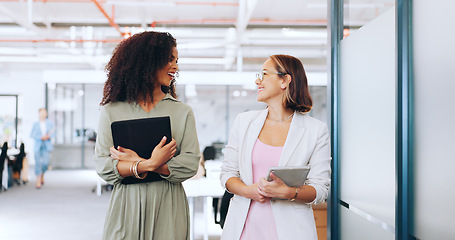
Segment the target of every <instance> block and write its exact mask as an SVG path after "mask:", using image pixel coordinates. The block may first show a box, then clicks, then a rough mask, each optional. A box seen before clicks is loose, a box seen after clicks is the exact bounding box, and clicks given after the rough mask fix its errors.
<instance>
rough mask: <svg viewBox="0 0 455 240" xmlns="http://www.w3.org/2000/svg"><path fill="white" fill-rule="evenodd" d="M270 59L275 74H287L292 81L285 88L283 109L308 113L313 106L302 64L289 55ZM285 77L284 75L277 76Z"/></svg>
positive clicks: (275, 56)
mask: <svg viewBox="0 0 455 240" xmlns="http://www.w3.org/2000/svg"><path fill="white" fill-rule="evenodd" d="M270 59H272V61H273V62H274V63H275V68H276V70H277V72H280V73H286V74H289V75H290V76H291V77H292V81H291V83H290V84H289V87H288V88H286V92H285V98H284V99H283V101H284V103H283V104H284V107H286V108H290V109H292V110H294V111H298V112H302V113H305V112H309V111H310V110H311V108H312V106H313V100H311V96H310V91H309V87H308V81H307V78H306V73H305V69H304V68H303V64H302V62H301V61H300V60H299V59H297V58H295V57H293V56H289V55H272V56H270ZM279 76H280V77H282V78H283V77H285V75H284V74H283V75H281V74H280V75H279Z"/></svg>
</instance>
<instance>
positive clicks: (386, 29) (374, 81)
mask: <svg viewBox="0 0 455 240" xmlns="http://www.w3.org/2000/svg"><path fill="white" fill-rule="evenodd" d="M381 2H384V1H381ZM376 4H379V3H375V1H347V2H346V3H345V9H344V12H345V25H346V24H347V25H346V28H347V29H349V28H350V27H355V28H357V30H356V31H352V32H350V34H349V35H346V34H345V37H344V39H343V40H341V46H340V75H341V76H340V84H339V112H340V113H339V121H340V123H339V124H340V125H339V136H340V137H339V140H338V141H339V154H340V155H339V158H340V179H339V182H340V185H339V186H340V190H339V191H340V200H341V203H342V205H341V206H342V207H341V210H340V219H341V221H340V224H341V225H340V226H341V227H340V229H341V234H340V235H341V239H370V240H374V239H377V240H385V239H394V236H395V234H394V230H395V229H394V227H395V192H396V190H395V103H396V100H395V99H396V97H395V79H396V77H395V73H396V71H395V66H396V64H395V63H396V59H395V58H396V55H395V52H396V51H395V41H396V40H395V39H396V38H395V8H394V7H393V5H392V6H389V7H388V9H385V8H382V7H381V8H379V7H374V9H376V11H377V12H378V14H377V15H375V16H376V17H375V18H373V19H364V21H361V22H358V23H353V22H350V21H349V17H350V16H351V15H353V14H361V13H362V12H363V13H364V14H365V13H366V12H367V11H371V9H370V7H373V6H376ZM381 6H382V3H381ZM346 13H347V14H346ZM356 19H360V18H359V16H356Z"/></svg>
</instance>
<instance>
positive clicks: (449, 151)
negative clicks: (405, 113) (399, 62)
mask: <svg viewBox="0 0 455 240" xmlns="http://www.w3.org/2000/svg"><path fill="white" fill-rule="evenodd" d="M413 5H414V9H413V18H414V22H413V25H414V28H413V32H414V37H413V39H414V82H415V87H414V89H415V90H414V93H415V114H414V115H415V119H414V120H415V128H414V130H415V135H414V141H415V146H414V150H415V151H414V154H415V155H414V156H415V176H414V178H415V218H416V221H415V224H416V226H415V233H414V234H415V237H417V238H418V239H421V240H432V239H454V236H455V228H454V227H453V226H454V225H453V218H454V216H455V207H454V201H455V190H454V186H453V184H454V183H455V174H454V172H453V171H454V169H455V155H454V151H453V149H454V146H455V107H454V103H455V94H454V91H455V74H454V66H455V57H454V54H455V44H454V43H453V42H454V39H455V31H454V27H453V23H454V22H455V15H454V14H453V9H455V2H454V1H447V0H433V1H424V0H416V1H414V2H413Z"/></svg>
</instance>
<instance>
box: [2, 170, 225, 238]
mask: <svg viewBox="0 0 455 240" xmlns="http://www.w3.org/2000/svg"><path fill="white" fill-rule="evenodd" d="M97 179H98V176H97V175H96V173H95V172H94V171H92V170H52V171H48V172H47V173H46V179H45V180H46V182H45V184H44V186H43V187H42V188H41V189H39V190H37V189H35V182H34V176H33V177H31V179H30V180H31V181H30V182H29V183H28V184H26V185H20V186H13V187H11V188H10V189H8V190H7V191H6V192H1V193H0V239H2V240H24V239H27V240H61V239H65V240H72V239H74V240H76V239H77V240H80V239H84V240H91V239H93V240H98V239H101V236H102V230H103V223H104V216H105V213H106V210H107V207H108V204H109V195H110V194H109V192H104V193H103V194H101V196H97V195H96V194H95V193H94V192H92V189H93V188H94V187H95V186H96V183H97ZM196 203H197V204H198V201H196ZM201 209H202V207H196V208H195V217H196V218H195V221H194V224H195V235H194V236H195V239H194V240H202V239H203V229H204V227H203V222H204V221H203V218H202V217H203V214H202V212H201ZM207 229H208V233H209V240H217V239H219V236H220V234H221V229H220V227H219V226H218V225H216V224H215V223H214V222H213V219H210V220H209V225H208V227H207Z"/></svg>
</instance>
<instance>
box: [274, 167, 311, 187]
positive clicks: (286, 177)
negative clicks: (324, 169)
mask: <svg viewBox="0 0 455 240" xmlns="http://www.w3.org/2000/svg"><path fill="white" fill-rule="evenodd" d="M271 172H273V173H274V174H275V175H276V176H277V177H278V178H279V179H281V180H282V181H283V182H284V183H286V185H288V186H289V187H300V186H302V185H303V184H304V183H305V180H306V178H307V176H308V173H309V172H310V166H299V167H287V166H280V167H271V168H270V169H269V173H268V174H267V181H272V179H271V178H270V173H271Z"/></svg>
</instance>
